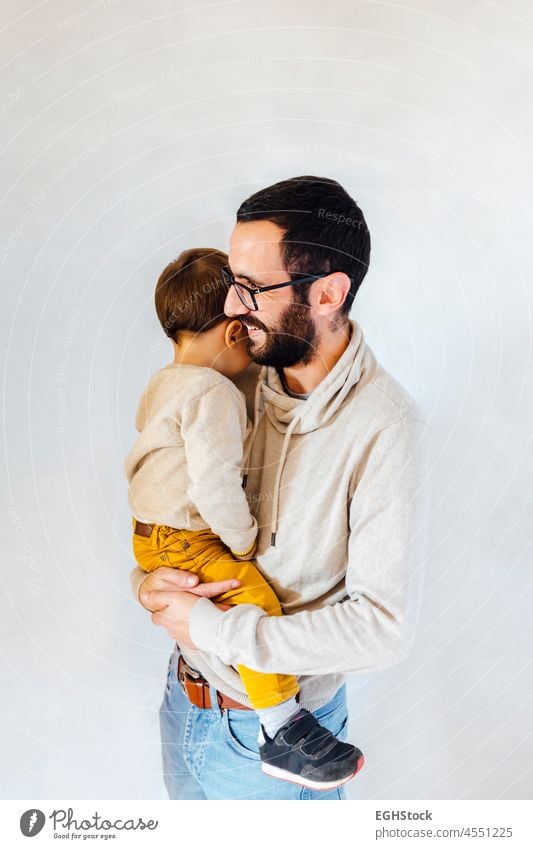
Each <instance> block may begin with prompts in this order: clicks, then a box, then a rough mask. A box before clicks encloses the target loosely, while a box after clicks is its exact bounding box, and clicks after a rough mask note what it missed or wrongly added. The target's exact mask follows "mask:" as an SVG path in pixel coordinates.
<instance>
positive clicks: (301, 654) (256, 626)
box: [190, 417, 428, 675]
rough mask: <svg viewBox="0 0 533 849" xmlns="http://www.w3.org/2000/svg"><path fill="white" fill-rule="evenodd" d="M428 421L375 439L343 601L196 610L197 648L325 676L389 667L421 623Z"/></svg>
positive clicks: (355, 519) (404, 423) (353, 513)
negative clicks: (268, 610)
mask: <svg viewBox="0 0 533 849" xmlns="http://www.w3.org/2000/svg"><path fill="white" fill-rule="evenodd" d="M425 432H426V426H425V424H424V423H423V422H421V421H418V420H416V419H412V418H406V417H404V418H402V419H400V420H399V421H397V422H395V423H393V424H391V425H389V426H388V427H387V428H385V429H384V430H382V431H381V432H380V433H379V434H378V435H377V436H376V437H375V440H374V444H373V445H372V447H371V450H370V451H369V453H368V455H367V459H366V463H365V465H364V468H363V470H362V472H361V470H360V469H359V472H358V474H359V479H358V481H357V485H356V488H355V492H354V494H353V497H352V499H351V503H350V507H349V510H350V512H349V518H350V536H349V540H348V561H347V571H346V595H347V597H346V599H345V600H343V601H340V602H337V603H336V604H331V605H327V606H325V607H321V608H318V609H315V610H306V611H301V612H299V613H295V614H293V615H289V616H283V617H269V616H267V615H266V614H265V613H264V612H263V611H262V610H260V609H259V608H258V607H255V606H254V605H240V606H237V607H234V608H232V609H231V610H229V611H227V612H222V611H220V610H219V609H218V608H217V607H215V605H214V604H213V603H212V602H210V601H209V600H208V599H201V600H200V601H199V602H198V603H197V604H196V605H195V606H194V608H193V611H192V615H191V619H190V633H191V637H192V640H193V642H194V643H195V645H196V646H197V647H198V648H199V649H200V650H203V651H208V652H213V653H215V654H217V655H218V656H219V657H220V658H221V660H222V661H223V662H224V663H227V664H229V665H232V666H235V665H237V664H243V665H245V666H248V667H250V668H252V669H256V670H258V671H259V672H278V673H286V674H293V675H320V674H328V673H331V672H340V673H346V672H365V671H368V670H374V669H379V668H383V667H386V666H390V665H392V664H394V663H396V662H398V661H400V660H402V659H403V658H404V657H405V655H406V654H407V653H408V651H409V649H410V647H411V644H412V641H413V638H414V630H415V625H416V614H417V608H418V604H419V598H420V591H421V577H422V566H423V560H424V556H425V548H426V528H427V518H428V513H427V510H428V497H427V484H426V480H427V444H426V433H425Z"/></svg>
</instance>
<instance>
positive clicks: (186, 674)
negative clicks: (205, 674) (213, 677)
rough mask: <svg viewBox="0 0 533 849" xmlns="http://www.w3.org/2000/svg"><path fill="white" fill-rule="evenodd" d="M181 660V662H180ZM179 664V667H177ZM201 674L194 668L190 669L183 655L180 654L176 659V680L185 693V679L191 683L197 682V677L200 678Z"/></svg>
mask: <svg viewBox="0 0 533 849" xmlns="http://www.w3.org/2000/svg"><path fill="white" fill-rule="evenodd" d="M180 661H181V663H180ZM180 666H181V669H180V668H179V667H180ZM201 677H202V675H201V673H200V672H198V671H197V670H196V669H192V668H191V667H190V666H189V664H188V663H187V661H186V660H185V658H184V657H183V655H180V657H179V660H178V681H179V683H180V686H181V688H182V690H183V691H184V693H185V694H186V695H187V688H186V683H187V681H191V682H192V683H197V682H198V679H199V678H201Z"/></svg>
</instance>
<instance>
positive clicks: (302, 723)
mask: <svg viewBox="0 0 533 849" xmlns="http://www.w3.org/2000/svg"><path fill="white" fill-rule="evenodd" d="M317 725H318V720H317V719H316V717H314V716H313V714H312V713H307V714H306V715H305V716H302V718H301V719H298V720H297V721H296V722H293V723H291V725H290V727H289V728H288V729H287V730H286V731H285V732H284V734H283V739H284V740H285V742H286V743H287V744H288V745H289V746H294V745H295V743H297V742H298V741H299V740H301V739H302V737H307V735H308V733H309V732H310V731H312V730H313V729H314V728H316V727H317Z"/></svg>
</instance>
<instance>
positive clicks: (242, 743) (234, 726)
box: [222, 710, 260, 763]
mask: <svg viewBox="0 0 533 849" xmlns="http://www.w3.org/2000/svg"><path fill="white" fill-rule="evenodd" d="M222 729H223V732H224V737H225V740H226V742H227V743H228V745H229V746H230V747H231V748H232V749H233V751H234V752H237V753H238V754H239V755H242V756H243V757H245V758H248V760H253V761H257V762H258V763H259V761H260V757H259V745H258V742H257V737H258V734H259V717H258V715H257V714H256V713H255V712H251V711H239V710H226V711H224V714H223V717H222Z"/></svg>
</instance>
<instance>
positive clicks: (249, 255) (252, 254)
mask: <svg viewBox="0 0 533 849" xmlns="http://www.w3.org/2000/svg"><path fill="white" fill-rule="evenodd" d="M282 235H283V230H282V229H281V227H278V225H277V224H274V223H273V222H272V221H245V222H238V223H237V224H236V225H235V227H234V229H233V232H232V234H231V238H230V250H229V258H230V265H231V268H232V270H233V272H234V273H238V272H239V271H242V272H243V273H244V274H246V271H247V270H248V271H251V270H256V271H259V270H261V268H262V269H263V270H266V266H271V267H273V268H279V267H280V262H281V237H282ZM254 265H257V266H258V267H257V268H255V269H253V268H251V266H254ZM241 266H242V267H241ZM260 267H261V268H260Z"/></svg>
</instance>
